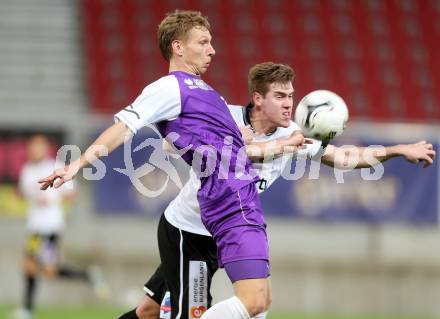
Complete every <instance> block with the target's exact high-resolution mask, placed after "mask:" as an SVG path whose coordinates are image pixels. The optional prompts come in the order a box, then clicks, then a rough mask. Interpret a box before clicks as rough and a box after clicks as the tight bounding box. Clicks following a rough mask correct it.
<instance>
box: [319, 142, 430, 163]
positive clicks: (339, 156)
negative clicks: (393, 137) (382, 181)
mask: <svg viewBox="0 0 440 319" xmlns="http://www.w3.org/2000/svg"><path fill="white" fill-rule="evenodd" d="M435 156H436V152H435V150H434V148H433V146H432V144H430V143H428V142H426V141H420V142H418V143H414V144H399V145H392V146H387V147H336V146H334V145H328V146H327V148H326V150H325V152H324V155H323V156H322V158H321V161H322V163H324V164H326V165H328V166H332V167H337V168H366V167H372V166H374V165H376V164H378V163H380V162H385V161H387V160H389V159H391V158H393V157H404V158H405V159H406V160H407V161H408V162H410V163H414V164H417V163H419V162H424V163H425V164H424V165H423V168H426V167H428V166H429V165H431V164H432V163H433V161H434V159H435Z"/></svg>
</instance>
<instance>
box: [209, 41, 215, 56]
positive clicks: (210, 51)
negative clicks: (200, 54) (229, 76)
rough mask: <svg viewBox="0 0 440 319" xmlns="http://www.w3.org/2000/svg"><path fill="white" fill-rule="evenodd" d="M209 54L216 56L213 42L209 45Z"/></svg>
mask: <svg viewBox="0 0 440 319" xmlns="http://www.w3.org/2000/svg"><path fill="white" fill-rule="evenodd" d="M208 55H209V56H214V55H215V50H214V47H213V46H212V44H210V45H209V48H208Z"/></svg>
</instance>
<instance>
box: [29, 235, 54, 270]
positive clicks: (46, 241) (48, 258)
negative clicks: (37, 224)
mask: <svg viewBox="0 0 440 319" xmlns="http://www.w3.org/2000/svg"><path fill="white" fill-rule="evenodd" d="M25 253H26V255H27V256H29V257H32V258H34V259H35V260H36V261H38V262H39V263H40V264H41V265H43V266H54V265H56V264H57V263H58V262H59V257H60V252H59V235H58V234H45V235H41V234H36V233H34V234H31V235H29V237H28V238H27V240H26V248H25Z"/></svg>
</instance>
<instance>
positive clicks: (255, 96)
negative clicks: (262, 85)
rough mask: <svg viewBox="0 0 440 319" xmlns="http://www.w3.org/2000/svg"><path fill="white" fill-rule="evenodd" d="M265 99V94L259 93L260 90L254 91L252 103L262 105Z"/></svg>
mask: <svg viewBox="0 0 440 319" xmlns="http://www.w3.org/2000/svg"><path fill="white" fill-rule="evenodd" d="M262 100H263V96H262V95H261V94H260V93H258V92H254V93H252V104H254V105H255V106H260V105H261V103H262Z"/></svg>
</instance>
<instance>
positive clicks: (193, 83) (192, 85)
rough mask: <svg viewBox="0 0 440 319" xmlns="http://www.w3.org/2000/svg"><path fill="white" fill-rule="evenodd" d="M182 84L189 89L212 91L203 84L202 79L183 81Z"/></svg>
mask: <svg viewBox="0 0 440 319" xmlns="http://www.w3.org/2000/svg"><path fill="white" fill-rule="evenodd" d="M183 82H184V83H185V84H186V85H187V86H188V88H189V89H191V90H192V89H202V90H204V91H214V90H213V89H212V87H210V86H209V85H208V84H206V83H205V81H203V80H202V79H193V80H191V79H185V80H183Z"/></svg>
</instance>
